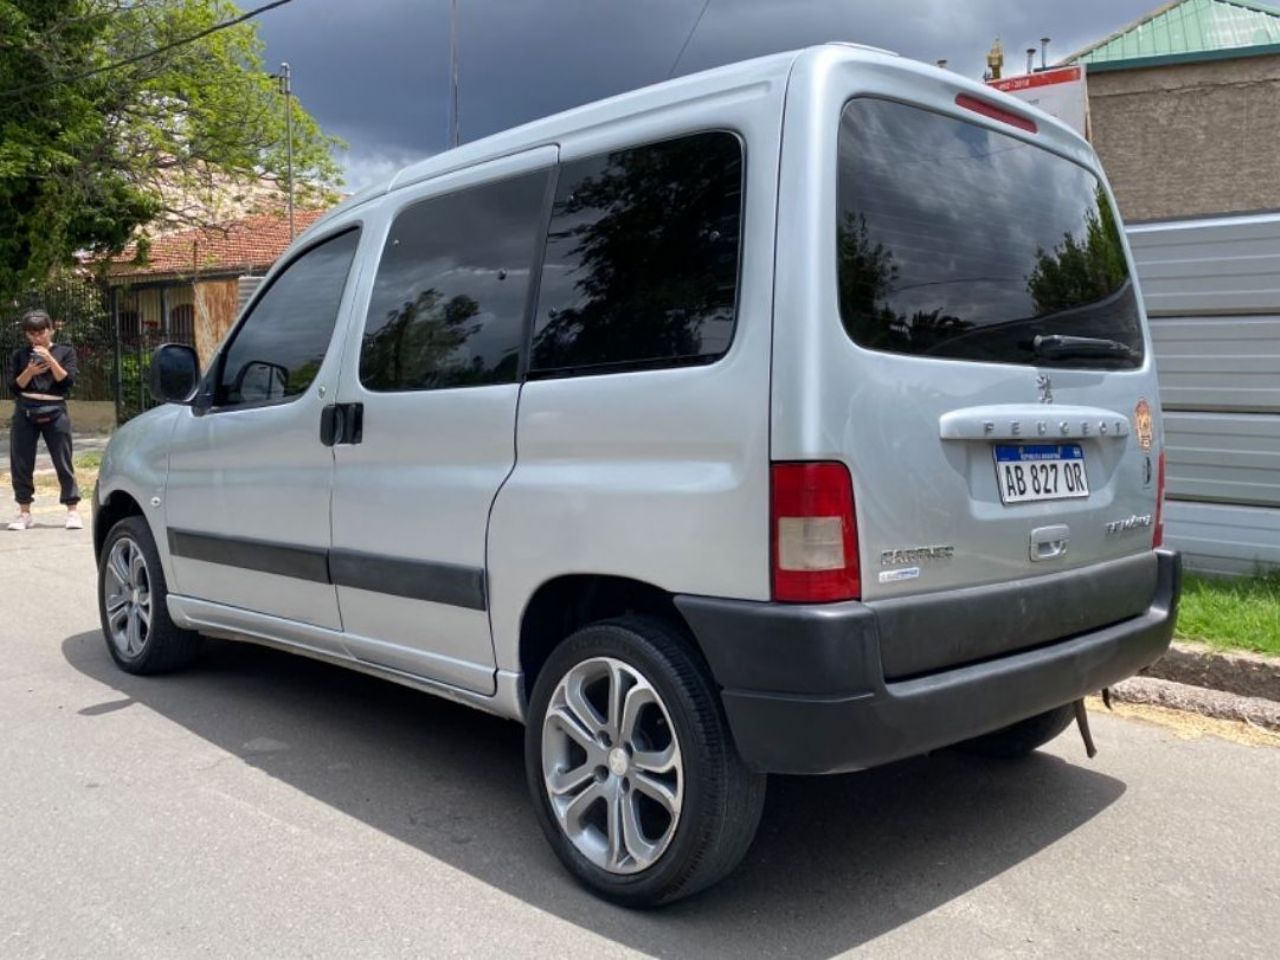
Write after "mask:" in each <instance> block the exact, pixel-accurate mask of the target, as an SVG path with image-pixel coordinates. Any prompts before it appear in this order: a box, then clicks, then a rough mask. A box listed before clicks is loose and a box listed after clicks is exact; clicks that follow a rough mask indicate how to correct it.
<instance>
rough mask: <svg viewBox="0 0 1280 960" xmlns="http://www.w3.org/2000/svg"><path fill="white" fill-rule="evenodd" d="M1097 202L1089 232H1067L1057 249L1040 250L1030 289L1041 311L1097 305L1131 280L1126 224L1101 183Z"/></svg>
mask: <svg viewBox="0 0 1280 960" xmlns="http://www.w3.org/2000/svg"><path fill="white" fill-rule="evenodd" d="M1094 203H1095V207H1094V209H1092V210H1089V211H1087V212H1086V214H1085V222H1084V234H1083V236H1077V235H1076V234H1072V233H1067V234H1064V235H1063V238H1062V243H1060V244H1058V246H1056V247H1054V249H1053V250H1051V251H1045V250H1037V251H1036V267H1035V269H1034V270H1033V271H1032V272H1031V276H1030V277H1028V278H1027V289H1028V290H1029V291H1030V293H1031V298H1032V300H1033V302H1034V303H1035V308H1036V312H1037V313H1040V314H1045V313H1054V312H1056V311H1058V310H1066V309H1070V308H1073V307H1078V306H1080V305H1082V304H1086V303H1096V302H1097V301H1099V300H1102V299H1105V298H1106V297H1108V296H1110V295H1111V294H1113V293H1115V292H1116V291H1117V290H1118V289H1120V287H1121V286H1123V285H1124V283H1125V282H1126V280H1127V279H1128V273H1129V269H1128V265H1127V264H1126V263H1125V259H1124V247H1123V246H1122V245H1121V242H1120V228H1119V225H1118V224H1117V223H1116V217H1115V213H1114V211H1113V210H1112V209H1111V204H1110V203H1109V202H1108V200H1107V196H1106V194H1105V193H1103V191H1102V188H1101V187H1098V188H1097V190H1096V193H1095V198H1094Z"/></svg>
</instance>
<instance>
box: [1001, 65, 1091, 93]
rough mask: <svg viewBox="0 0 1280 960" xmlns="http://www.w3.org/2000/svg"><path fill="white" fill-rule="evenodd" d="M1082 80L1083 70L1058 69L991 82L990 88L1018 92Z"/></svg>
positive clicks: (1079, 68) (1073, 68) (1077, 68)
mask: <svg viewBox="0 0 1280 960" xmlns="http://www.w3.org/2000/svg"><path fill="white" fill-rule="evenodd" d="M1083 79H1084V68H1082V67H1079V66H1076V67H1058V68H1056V69H1054V70H1042V71H1040V72H1039V73H1029V74H1026V75H1025V76H1021V77H1007V78H1005V79H1004V80H992V81H991V86H993V87H995V88H996V89H997V90H1003V91H1004V92H1005V93H1014V92H1016V91H1018V90H1030V89H1033V88H1035V87H1049V86H1053V85H1054V84H1055V83H1079V82H1080V81H1081V80H1083Z"/></svg>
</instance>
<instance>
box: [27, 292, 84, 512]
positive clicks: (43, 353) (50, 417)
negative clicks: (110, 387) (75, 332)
mask: <svg viewBox="0 0 1280 960" xmlns="http://www.w3.org/2000/svg"><path fill="white" fill-rule="evenodd" d="M22 332H23V333H24V334H25V335H26V338H27V345H26V346H25V347H19V348H18V349H17V350H15V351H14V352H13V356H12V357H11V358H10V359H9V389H10V390H11V391H12V392H13V425H12V427H11V429H10V430H9V474H10V476H11V477H12V479H13V497H14V499H15V500H17V501H18V516H17V517H16V518H15V519H14V521H13V522H12V523H10V524H9V529H10V530H27V529H29V528H30V527H32V526H34V525H35V522H34V521H33V520H32V519H31V502H32V500H34V499H35V492H36V489H35V481H34V475H35V468H36V441H37V440H39V438H40V437H44V442H45V446H47V447H48V448H49V456H50V457H52V458H53V466H54V469H55V470H57V472H58V483H59V484H60V485H61V487H62V496H61V497H60V500H61V502H62V503H64V504H66V507H67V529H68V530H80V529H81V528H83V527H84V523H83V522H82V521H81V519H80V513H79V511H78V510H77V509H76V505H77V504H78V503H79V502H80V488H79V487H78V486H76V468H75V464H74V463H72V460H71V418H70V417H69V416H68V415H67V394H68V393H69V392H70V391H71V387H72V385H73V384H74V383H75V379H76V352H75V350H74V349H72V348H71V347H70V346H68V345H67V344H64V343H59V344H55V343H54V342H53V321H52V320H51V319H50V318H49V314H47V313H45V312H44V311H43V310H32V311H30V312H28V313H27V314H25V315H24V316H23V318H22Z"/></svg>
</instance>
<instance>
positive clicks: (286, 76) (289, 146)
mask: <svg viewBox="0 0 1280 960" xmlns="http://www.w3.org/2000/svg"><path fill="white" fill-rule="evenodd" d="M280 92H281V93H283V94H284V129H285V157H286V160H285V163H286V166H287V169H288V178H289V239H290V240H292V239H293V238H294V237H295V236H296V235H297V231H296V230H295V228H294V223H293V103H292V102H291V101H292V99H293V70H292V69H291V68H290V67H289V64H287V63H282V64H280Z"/></svg>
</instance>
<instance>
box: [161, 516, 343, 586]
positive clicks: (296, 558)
mask: <svg viewBox="0 0 1280 960" xmlns="http://www.w3.org/2000/svg"><path fill="white" fill-rule="evenodd" d="M169 552H170V553H171V554H173V555H174V556H175V557H184V558H186V559H188V560H202V561H204V562H205V563H217V564H221V565H223V566H227V567H240V568H241V569H242V570H257V571H258V572H259V573H274V574H277V575H278V576H282V577H293V578H294V579H296V580H310V581H312V582H313V583H331V582H332V581H330V579H329V551H328V550H325V549H323V548H321V547H292V546H286V545H284V544H279V543H268V542H266V541H263V540H245V539H241V538H238V537H219V536H214V535H212V534H207V533H192V532H190V531H187V530H174V529H172V528H170V530H169Z"/></svg>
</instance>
